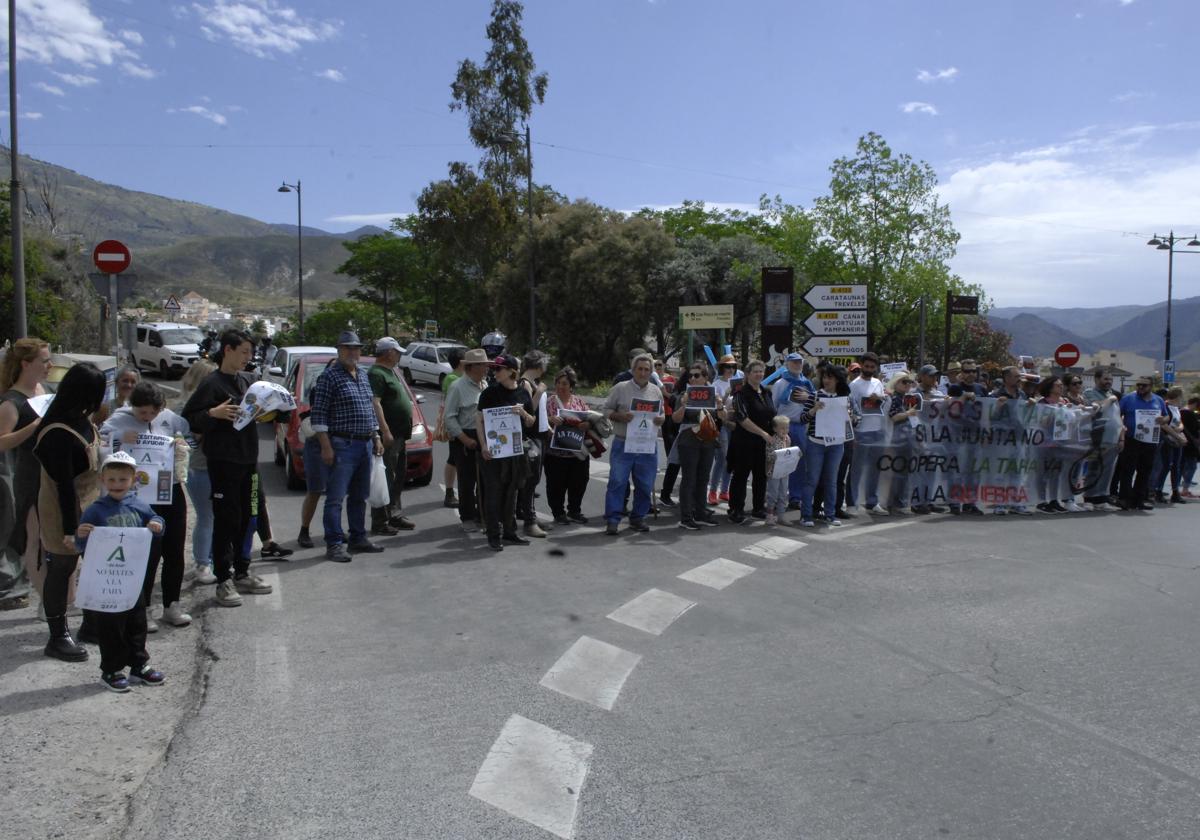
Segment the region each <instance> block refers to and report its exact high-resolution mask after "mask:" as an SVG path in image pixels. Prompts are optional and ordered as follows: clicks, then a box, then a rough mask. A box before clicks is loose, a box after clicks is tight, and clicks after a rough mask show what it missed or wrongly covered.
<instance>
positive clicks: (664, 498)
mask: <svg viewBox="0 0 1200 840" xmlns="http://www.w3.org/2000/svg"><path fill="white" fill-rule="evenodd" d="M658 503H659V504H660V505H662V506H663V507H665V508H673V507H679V505H677V504H676V503H675V500H674V499H672V498H671V497H670V496H668V495H667V494H666V493H663V494H661V495H660V496H659V497H658Z"/></svg>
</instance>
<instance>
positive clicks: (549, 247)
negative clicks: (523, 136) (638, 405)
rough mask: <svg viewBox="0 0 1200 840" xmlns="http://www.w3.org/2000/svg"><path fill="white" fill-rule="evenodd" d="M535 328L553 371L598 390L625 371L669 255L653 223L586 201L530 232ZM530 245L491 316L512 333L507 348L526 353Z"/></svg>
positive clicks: (519, 248) (498, 288)
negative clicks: (562, 368) (561, 369)
mask: <svg viewBox="0 0 1200 840" xmlns="http://www.w3.org/2000/svg"><path fill="white" fill-rule="evenodd" d="M534 236H535V237H536V242H535V245H536V249H537V260H538V290H539V301H540V302H539V306H538V312H539V316H538V323H539V326H540V330H539V332H541V333H542V334H543V335H544V336H545V339H546V343H545V346H546V347H548V348H549V349H550V350H551V352H552V354H553V356H554V360H555V363H556V364H570V365H572V366H574V367H575V369H576V370H577V371H578V372H579V374H580V375H581V376H582V377H583V378H584V379H586V380H588V381H591V382H597V381H599V380H601V379H607V378H609V377H610V376H611V375H612V373H613V371H615V370H621V369H623V368H624V365H625V361H626V353H627V352H628V351H629V349H631V348H632V347H635V346H638V345H641V344H643V343H644V340H645V338H646V335H647V330H648V327H649V324H650V321H651V318H650V315H649V311H648V304H649V300H650V297H651V293H652V292H651V290H652V275H653V273H654V270H655V267H656V266H658V265H660V264H661V263H662V262H663V260H664V259H665V258H666V257H667V255H669V254H670V252H671V250H672V243H671V238H670V236H668V235H667V234H666V233H665V232H664V231H663V229H662V226H661V225H660V224H658V223H657V222H656V221H653V220H649V219H643V218H636V217H635V218H627V217H625V216H624V215H622V214H621V213H618V212H617V211H615V210H609V209H606V208H603V207H599V206H597V205H595V204H592V203H590V202H587V201H576V202H573V203H571V204H567V205H563V206H560V207H558V208H556V209H555V210H553V211H551V212H550V213H548V214H547V215H546V216H545V217H544V218H543V219H541V220H540V221H539V222H538V223H537V225H536V226H535V228H534ZM528 258H529V240H528V236H525V235H523V236H522V237H521V238H520V239H519V240H518V242H517V245H516V248H515V251H514V254H513V259H512V261H510V262H508V263H506V264H505V266H504V268H503V270H502V271H501V272H500V273H499V274H498V276H497V278H496V280H495V282H494V284H493V288H492V292H493V298H494V300H495V306H496V310H495V311H496V314H497V315H498V316H499V317H500V319H501V323H502V324H508V325H511V329H510V331H509V346H510V347H514V348H522V347H525V346H528V341H529V336H528V328H527V326H526V325H527V324H528V320H527V317H526V316H527V314H528V310H527V309H526V306H527V305H528V300H529V298H528V271H527V269H528V263H527V262H526V261H527V260H528Z"/></svg>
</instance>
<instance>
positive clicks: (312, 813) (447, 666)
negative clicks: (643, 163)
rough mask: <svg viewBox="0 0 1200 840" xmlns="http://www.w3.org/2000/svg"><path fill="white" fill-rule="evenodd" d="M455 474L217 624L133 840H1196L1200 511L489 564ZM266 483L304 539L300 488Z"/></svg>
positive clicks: (279, 519) (220, 613) (288, 530)
mask: <svg viewBox="0 0 1200 840" xmlns="http://www.w3.org/2000/svg"><path fill="white" fill-rule="evenodd" d="M422 393H425V394H426V395H427V396H428V401H427V402H426V403H425V409H426V410H427V411H428V413H429V417H430V419H431V420H432V418H433V417H435V416H436V411H437V408H436V405H437V401H436V397H435V395H434V392H433V391H431V390H426V389H423V390H422ZM269 457H270V452H269V448H268V444H266V443H265V442H264V446H263V458H264V460H266V461H268V462H269ZM443 461H444V454H443V452H442V447H440V446H439V448H438V452H437V453H436V455H435V478H434V482H433V484H432V485H431V486H430V487H428V488H423V489H421V490H418V491H410V492H408V493H406V494H405V496H404V506H405V512H406V513H407V514H408V515H409V516H410V517H411V518H413V519H414V520H415V521H416V522H417V524H418V529H417V530H416V531H415V532H412V533H408V534H404V535H401V536H399V537H396V538H392V539H389V540H386V541H385V543H386V544H387V545H388V551H387V552H386V553H383V554H379V555H370V556H365V557H358V558H356V559H355V560H354V562H353V563H350V564H348V565H338V564H333V563H327V562H324V561H323V560H322V559H321V553H322V552H321V550H320V549H319V548H318V549H314V550H310V551H307V552H305V551H302V552H300V553H298V554H297V555H296V557H295V558H294V559H293V562H290V563H271V564H268V563H263V564H259V565H258V567H257V571H258V572H260V573H261V574H264V575H265V576H267V577H268V578H269V579H272V580H273V582H274V583H275V585H276V589H275V592H274V593H273V594H272V595H270V596H261V597H257V598H255V597H253V596H247V597H246V604H245V605H244V606H243V607H241V608H239V609H233V610H221V609H219V608H216V607H213V608H210V609H208V610H207V612H206V615H205V631H204V632H205V634H206V637H207V646H208V649H209V650H210V651H211V661H210V663H209V665H208V669H209V672H208V677H207V681H206V692H207V693H206V696H205V700H204V702H203V704H202V706H201V707H200V709H199V712H198V713H197V714H196V715H195V717H192V718H190V719H189V720H188V722H187V723H186V724H185V726H184V728H183V729H182V731H181V732H180V733H179V735H178V737H177V738H176V740H175V742H174V743H173V745H172V748H171V750H170V752H169V754H168V758H167V761H166V764H165V766H164V767H163V769H162V771H161V772H160V773H159V774H157V775H156V776H155V777H154V778H152V779H151V781H150V782H149V783H148V784H147V786H146V787H145V788H144V789H143V790H142V792H141V794H140V795H139V797H138V799H137V801H136V802H135V809H134V819H133V824H132V830H131V832H130V833H129V834H128V836H133V837H148V838H149V837H154V838H162V840H175V838H178V840H194V838H196V837H205V838H235V837H239V838H240V837H255V838H280V839H281V840H282V838H288V840H298V838H318V837H320V838H349V837H355V838H446V840H469V839H470V838H547V837H552V836H555V835H556V834H557V835H558V836H563V837H571V836H573V837H578V838H587V839H588V840H592V839H593V838H594V839H595V840H601V839H602V838H603V840H629V838H722V840H725V839H726V838H747V840H749V839H750V838H754V840H767V839H768V838H814V840H816V839H817V838H821V839H822V840H824V838H829V840H833V839H834V838H837V840H846V838H930V837H960V838H1057V839H1058V840H1067V838H1081V840H1083V839H1084V838H1086V840H1098V838H1188V837H1196V836H1197V835H1198V834H1200V829H1198V828H1197V826H1198V825H1200V797H1198V794H1200V734H1198V733H1200V703H1198V702H1197V700H1196V697H1197V696H1198V694H1200V666H1198V664H1197V657H1196V654H1195V651H1196V650H1197V649H1198V648H1200V629H1198V627H1197V622H1196V620H1195V616H1196V612H1197V605H1198V603H1200V577H1198V570H1200V560H1197V559H1196V552H1195V549H1194V535H1195V526H1196V523H1197V522H1198V521H1200V519H1198V517H1200V504H1196V505H1188V506H1186V507H1183V508H1179V509H1172V510H1170V511H1160V512H1155V513H1153V514H1119V515H1113V514H1110V515H1102V514H1082V515H1076V516H1071V517H1037V518H1032V519H1015V518H1013V517H1004V518H991V517H988V518H983V519H980V518H968V519H954V518H950V517H933V518H923V519H921V520H919V521H914V520H913V519H911V518H910V519H901V518H894V519H892V520H879V521H877V522H876V523H866V522H864V521H862V520H861V519H860V520H855V521H854V523H853V525H852V526H851V527H846V528H843V529H841V530H840V531H835V532H829V531H817V532H813V531H809V530H801V529H798V528H796V529H793V528H775V529H767V528H765V527H763V526H761V525H755V526H752V527H735V526H731V525H723V526H722V527H720V528H718V529H706V530H704V531H701V532H697V533H691V532H682V531H680V530H679V529H677V528H676V527H675V521H676V519H675V517H674V516H670V515H664V517H663V518H662V519H660V520H659V522H658V523H657V527H655V528H654V530H652V531H651V532H650V533H649V534H646V535H644V536H634V535H632V534H629V533H623V534H622V535H621V536H620V537H619V538H610V537H605V536H603V535H602V534H599V533H596V531H597V530H598V528H580V527H568V528H560V529H558V530H556V531H555V532H554V533H553V534H552V536H551V539H549V540H546V541H536V542H535V545H533V546H531V547H530V548H509V549H508V550H506V551H504V552H503V553H502V554H499V555H494V554H492V553H491V552H489V551H487V550H486V549H485V548H484V543H483V541H482V539H481V538H480V537H478V536H474V537H468V536H466V535H464V534H462V533H461V531H460V530H459V529H458V527H457V519H456V518H455V515H454V513H453V512H452V511H450V510H447V509H444V508H442V507H441V506H440V499H441V491H440V488H439V486H438V482H439V480H440V475H441V465H442V463H443ZM596 466H598V465H594V467H596ZM264 469H265V474H266V475H267V477H268V480H267V488H268V493H269V496H270V499H271V510H272V519H273V521H274V523H275V528H276V536H277V537H278V538H280V539H281V540H283V539H285V538H286V539H291V538H294V535H295V533H296V528H297V522H298V517H299V498H300V497H299V494H293V493H288V492H287V491H286V490H285V489H284V486H283V477H282V471H281V470H280V469H278V468H276V467H274V466H272V465H270V464H269V463H268V464H267V465H265V466H264ZM603 486H604V485H603V482H602V481H592V482H591V484H590V486H589V490H588V494H587V497H586V499H585V505H584V512H585V513H586V514H588V515H591V516H593V517H594V518H593V523H595V522H597V521H598V519H599V514H600V509H601V506H602V496H603ZM544 509H545V508H544V507H543V510H544ZM315 530H316V531H317V532H318V533H319V523H318V527H317V528H316V529H315ZM314 536H316V534H314ZM747 549H749V551H747ZM718 558H721V559H724V560H727V561H733V562H732V563H729V562H726V563H720V564H716V565H715V566H709V567H706V568H705V569H704V570H702V571H700V572H697V573H694V574H693V575H690V576H692V577H696V578H699V579H701V580H702V581H703V582H704V583H708V584H710V585H703V583H698V582H694V581H692V580H685V579H679V577H678V576H679V575H681V574H685V573H689V570H693V569H696V568H697V567H700V566H702V565H704V564H707V563H709V562H710V561H713V560H715V559H718ZM734 564H740V565H734ZM713 585H717V586H723V588H719V589H718V588H713ZM651 590H657V591H658V593H659V594H657V595H656V594H651V595H649V596H645V593H648V592H650V591H651ZM639 596H645V597H639ZM689 604H690V605H691V606H689ZM610 615H613V616H614V617H613V618H610V617H608V616H610ZM618 619H619V620H618ZM639 628H641V629H639ZM584 637H586V639H585V638H584ZM543 683H545V685H543Z"/></svg>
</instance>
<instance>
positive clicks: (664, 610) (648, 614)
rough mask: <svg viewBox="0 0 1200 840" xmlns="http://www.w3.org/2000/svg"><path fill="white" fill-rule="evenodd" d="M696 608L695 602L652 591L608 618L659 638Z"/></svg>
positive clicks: (622, 606) (659, 591) (624, 605)
mask: <svg viewBox="0 0 1200 840" xmlns="http://www.w3.org/2000/svg"><path fill="white" fill-rule="evenodd" d="M694 606H696V602H695V601H689V600H688V599H687V598H680V597H679V596H678V595H672V594H671V593H670V592H663V591H662V590H661V589H650V590H647V591H646V592H643V593H642V594H641V595H639V596H637V597H636V598H634V599H633V600H632V601H629V602H628V603H625V604H622V605H621V606H619V607H617V608H616V609H615V610H613V611H612V612H610V613H609V614H608V617H609V618H611V619H612V620H613V621H616V622H618V623H619V624H625V625H627V626H629V627H632V628H634V629H635V630H642V631H645V632H646V633H652V634H654V635H655V636H659V635H662V632H663V631H664V630H666V629H667V628H668V627H670V626H671V623H672V622H673V621H675V619H677V618H679V616H681V615H683V614H684V613H685V612H687V611H688V610H690V609H691V608H692V607H694Z"/></svg>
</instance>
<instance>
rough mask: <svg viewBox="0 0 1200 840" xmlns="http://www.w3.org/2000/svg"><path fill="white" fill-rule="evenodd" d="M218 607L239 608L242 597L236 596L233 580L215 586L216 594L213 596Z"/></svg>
mask: <svg viewBox="0 0 1200 840" xmlns="http://www.w3.org/2000/svg"><path fill="white" fill-rule="evenodd" d="M214 600H216V602H217V606H218V607H240V606H241V605H242V596H241V595H239V594H238V591H237V587H236V586H235V585H234V583H233V578H230V579H229V580H223V581H221V582H220V583H218V584H217V594H216V595H215V596H214Z"/></svg>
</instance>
